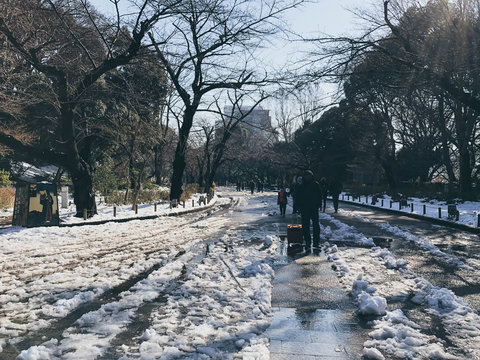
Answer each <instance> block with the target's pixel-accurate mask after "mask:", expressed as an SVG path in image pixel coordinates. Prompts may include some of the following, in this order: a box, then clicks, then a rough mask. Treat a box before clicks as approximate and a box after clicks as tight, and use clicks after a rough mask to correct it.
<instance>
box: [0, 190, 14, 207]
mask: <svg viewBox="0 0 480 360" xmlns="http://www.w3.org/2000/svg"><path fill="white" fill-rule="evenodd" d="M14 201H15V189H14V188H11V187H3V188H0V209H8V208H11V207H13V203H14Z"/></svg>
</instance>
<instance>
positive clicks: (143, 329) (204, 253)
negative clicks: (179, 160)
mask: <svg viewBox="0 0 480 360" xmlns="http://www.w3.org/2000/svg"><path fill="white" fill-rule="evenodd" d="M223 199H225V197H224V198H223ZM227 203H230V200H229V199H228V197H227V198H226V200H225V201H223V205H227ZM219 204H220V205H222V201H219ZM247 205H248V206H247ZM271 210H272V208H271V204H270V203H269V202H267V201H265V196H264V195H258V196H256V197H255V196H254V197H253V199H251V200H249V196H247V195H246V194H241V195H240V196H237V197H236V199H235V201H234V204H233V206H232V207H230V208H226V209H223V208H222V207H221V206H219V207H217V208H215V209H212V210H210V211H208V212H204V213H200V214H193V215H188V216H185V217H178V218H161V219H156V220H146V221H132V222H129V223H125V224H104V225H98V226H85V227H81V228H37V229H21V228H12V229H9V230H7V231H5V230H3V231H2V233H0V246H1V252H0V254H1V255H0V256H1V257H2V264H3V265H2V276H1V279H0V281H1V283H0V285H1V288H0V290H1V293H0V301H1V318H0V321H1V323H0V336H1V340H0V346H2V352H0V358H2V359H14V358H15V357H16V356H17V355H19V354H20V356H19V359H94V358H98V359H117V358H120V357H122V356H123V357H124V358H156V357H158V358H162V357H163V358H171V357H173V358H188V357H192V358H208V357H211V356H215V354H217V357H218V356H219V357H223V356H227V357H228V356H233V355H234V354H236V353H248V352H249V351H251V352H256V353H259V354H262V353H266V352H268V347H267V345H268V342H267V340H266V339H265V338H259V339H257V337H258V335H259V334H261V333H262V332H263V329H264V328H265V327H266V326H268V316H269V302H270V290H269V289H270V286H271V285H270V284H271V279H272V276H273V271H272V270H271V267H270V265H269V263H270V262H271V257H270V255H272V254H273V253H274V249H273V248H274V246H273V245H272V243H273V242H272V241H271V238H270V240H269V244H268V245H269V246H265V243H264V239H265V236H266V234H267V233H270V234H273V233H274V232H275V227H274V226H273V225H272V223H271V220H270V218H269V216H268V213H269V211H271ZM237 212H238V213H237ZM239 214H240V216H239ZM239 220H240V221H241V223H239ZM262 221H263V222H264V225H265V226H266V227H268V229H266V228H265V229H263V228H262V226H263V225H262ZM272 226H273V227H272ZM242 227H244V228H245V230H242ZM272 230H273V232H272ZM257 348H258V349H257ZM219 354H221V355H219ZM227 354H231V355H227Z"/></svg>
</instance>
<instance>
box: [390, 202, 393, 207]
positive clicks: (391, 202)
mask: <svg viewBox="0 0 480 360" xmlns="http://www.w3.org/2000/svg"><path fill="white" fill-rule="evenodd" d="M392 205H393V203H392V200H390V209H391V208H392Z"/></svg>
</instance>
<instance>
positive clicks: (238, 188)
mask: <svg viewBox="0 0 480 360" xmlns="http://www.w3.org/2000/svg"><path fill="white" fill-rule="evenodd" d="M240 190H242V183H241V182H240V180H237V191H240Z"/></svg>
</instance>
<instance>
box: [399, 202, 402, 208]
mask: <svg viewBox="0 0 480 360" xmlns="http://www.w3.org/2000/svg"><path fill="white" fill-rule="evenodd" d="M398 210H402V203H401V202H400V201H399V202H398Z"/></svg>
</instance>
